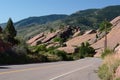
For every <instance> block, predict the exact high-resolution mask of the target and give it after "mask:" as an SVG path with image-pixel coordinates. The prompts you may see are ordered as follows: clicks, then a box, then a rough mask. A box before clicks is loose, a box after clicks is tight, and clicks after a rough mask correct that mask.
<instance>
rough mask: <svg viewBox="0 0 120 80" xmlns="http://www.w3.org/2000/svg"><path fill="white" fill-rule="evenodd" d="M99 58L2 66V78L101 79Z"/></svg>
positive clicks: (27, 79) (31, 79)
mask: <svg viewBox="0 0 120 80" xmlns="http://www.w3.org/2000/svg"><path fill="white" fill-rule="evenodd" d="M101 62H102V61H101V59H99V58H85V59H81V60H77V61H68V62H67V61H63V62H53V63H40V64H26V65H9V66H0V80H100V79H99V78H98V76H97V73H96V70H97V69H98V66H99V65H100V64H101Z"/></svg>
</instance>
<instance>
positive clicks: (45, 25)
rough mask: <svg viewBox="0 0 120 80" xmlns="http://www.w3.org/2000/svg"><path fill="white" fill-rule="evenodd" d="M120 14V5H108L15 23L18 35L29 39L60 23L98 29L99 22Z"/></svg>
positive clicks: (56, 26) (30, 18)
mask: <svg viewBox="0 0 120 80" xmlns="http://www.w3.org/2000/svg"><path fill="white" fill-rule="evenodd" d="M117 16H120V5H115V6H108V7H105V8H101V9H87V10H80V11H77V12H75V13H73V14H71V15H48V16H41V17H29V18H26V19H23V20H21V21H18V22H16V23H15V27H16V29H17V30H18V35H19V36H23V37H24V38H25V39H28V38H30V37H32V36H34V35H36V34H38V33H40V32H43V31H46V30H49V29H51V28H54V29H57V28H58V27H59V26H60V25H73V26H78V27H80V28H81V30H83V31H84V30H88V29H98V27H99V23H101V22H102V21H103V20H105V19H107V20H108V21H110V20H112V19H113V18H115V17H117Z"/></svg>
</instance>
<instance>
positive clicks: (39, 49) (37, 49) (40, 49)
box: [34, 44, 47, 53]
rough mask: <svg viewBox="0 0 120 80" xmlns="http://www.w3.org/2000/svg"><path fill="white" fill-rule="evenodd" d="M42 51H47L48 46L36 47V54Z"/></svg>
mask: <svg viewBox="0 0 120 80" xmlns="http://www.w3.org/2000/svg"><path fill="white" fill-rule="evenodd" d="M40 51H47V49H46V45H44V44H43V45H38V46H35V47H34V52H36V53H39V52H40Z"/></svg>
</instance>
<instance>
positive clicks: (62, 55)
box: [49, 50, 67, 60]
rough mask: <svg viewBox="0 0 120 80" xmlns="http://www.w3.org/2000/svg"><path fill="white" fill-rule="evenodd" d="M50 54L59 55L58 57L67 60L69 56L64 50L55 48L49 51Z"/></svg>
mask: <svg viewBox="0 0 120 80" xmlns="http://www.w3.org/2000/svg"><path fill="white" fill-rule="evenodd" d="M49 52H50V54H53V55H57V56H58V57H60V58H61V60H67V56H66V54H67V53H66V52H64V51H59V50H53V51H49Z"/></svg>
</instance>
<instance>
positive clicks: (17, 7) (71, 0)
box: [0, 0, 120, 23]
mask: <svg viewBox="0 0 120 80" xmlns="http://www.w3.org/2000/svg"><path fill="white" fill-rule="evenodd" d="M109 5H120V0H0V23H3V22H6V21H7V20H8V18H9V17H11V18H12V19H13V21H14V22H16V21H19V20H21V19H24V18H27V17H30V16H43V15H49V14H71V13H74V12H76V11H79V10H84V9H89V8H103V7H105V6H109Z"/></svg>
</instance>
